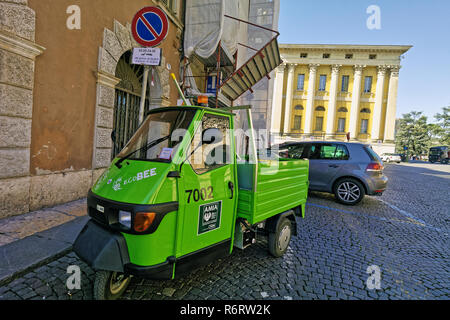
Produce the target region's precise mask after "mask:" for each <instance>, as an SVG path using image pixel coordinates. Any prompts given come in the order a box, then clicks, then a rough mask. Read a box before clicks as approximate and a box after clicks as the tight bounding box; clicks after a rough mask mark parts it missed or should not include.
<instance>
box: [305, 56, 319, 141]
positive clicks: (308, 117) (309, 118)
mask: <svg viewBox="0 0 450 320" xmlns="http://www.w3.org/2000/svg"><path fill="white" fill-rule="evenodd" d="M317 67H319V64H310V65H309V80H308V100H307V102H306V111H305V133H306V134H312V129H311V128H312V123H313V115H314V110H313V109H314V99H315V97H316V77H317Z"/></svg>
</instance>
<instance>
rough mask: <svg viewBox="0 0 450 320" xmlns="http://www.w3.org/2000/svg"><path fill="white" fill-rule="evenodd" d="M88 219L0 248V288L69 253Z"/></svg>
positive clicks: (78, 219)
mask: <svg viewBox="0 0 450 320" xmlns="http://www.w3.org/2000/svg"><path fill="white" fill-rule="evenodd" d="M88 220H89V217H87V216H84V217H79V218H76V219H75V220H72V221H69V222H67V223H64V224H62V225H59V226H57V227H54V228H51V229H48V230H45V231H42V232H38V233H36V234H33V235H31V236H29V237H26V238H24V239H21V240H18V241H14V242H12V243H9V244H6V245H4V246H1V247H0V257H1V259H0V286H5V285H7V284H8V283H10V282H12V281H13V280H15V279H17V278H18V277H20V276H22V275H24V274H26V273H28V272H29V271H31V270H33V269H36V268H38V267H40V266H43V265H45V264H47V263H50V262H52V261H54V260H57V259H59V258H61V257H62V256H64V255H66V254H67V253H69V252H70V251H71V250H72V244H73V242H74V241H75V239H76V237H77V236H78V234H79V233H80V231H81V229H82V228H83V227H84V225H85V224H86V222H87V221H88ZM18 253H19V254H18Z"/></svg>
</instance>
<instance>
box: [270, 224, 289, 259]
mask: <svg viewBox="0 0 450 320" xmlns="http://www.w3.org/2000/svg"><path fill="white" fill-rule="evenodd" d="M291 237H292V223H291V221H290V220H289V219H288V218H283V220H282V221H281V222H280V223H279V224H278V228H277V230H276V231H275V232H271V233H269V252H270V254H271V255H273V256H274V257H276V258H279V257H281V256H283V255H284V254H285V253H286V251H287V249H288V247H289V243H290V241H291Z"/></svg>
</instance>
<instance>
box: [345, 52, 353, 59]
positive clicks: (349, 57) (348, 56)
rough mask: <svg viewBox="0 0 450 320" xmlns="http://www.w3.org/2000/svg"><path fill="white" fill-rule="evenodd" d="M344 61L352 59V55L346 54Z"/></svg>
mask: <svg viewBox="0 0 450 320" xmlns="http://www.w3.org/2000/svg"><path fill="white" fill-rule="evenodd" d="M345 59H353V54H351V53H348V54H346V55H345Z"/></svg>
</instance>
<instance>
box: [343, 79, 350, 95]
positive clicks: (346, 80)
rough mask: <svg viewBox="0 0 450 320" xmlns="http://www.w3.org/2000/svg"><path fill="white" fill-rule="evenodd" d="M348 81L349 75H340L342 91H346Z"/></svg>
mask: <svg viewBox="0 0 450 320" xmlns="http://www.w3.org/2000/svg"><path fill="white" fill-rule="evenodd" d="M349 81H350V76H342V88H341V91H342V92H348V83H349Z"/></svg>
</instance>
